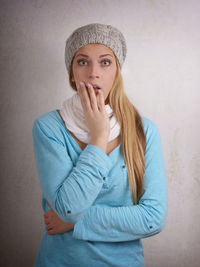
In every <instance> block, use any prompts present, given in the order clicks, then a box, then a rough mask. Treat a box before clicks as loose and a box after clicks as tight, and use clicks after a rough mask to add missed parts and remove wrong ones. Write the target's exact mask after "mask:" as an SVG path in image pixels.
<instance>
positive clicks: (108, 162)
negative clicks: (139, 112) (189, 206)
mask: <svg viewBox="0 0 200 267" xmlns="http://www.w3.org/2000/svg"><path fill="white" fill-rule="evenodd" d="M142 122H143V126H144V130H145V134H146V140H147V145H146V153H145V176H144V186H143V194H142V197H141V199H140V201H139V203H138V205H133V202H132V198H131V193H130V190H129V185H128V177H127V169H126V164H125V160H124V156H123V153H122V148H121V144H120V145H118V146H117V147H116V148H115V149H114V150H113V151H112V152H111V153H110V154H109V155H107V154H106V153H105V152H104V151H103V150H101V149H100V148H99V147H97V146H95V145H91V144H89V145H87V146H86V148H85V149H84V150H81V148H80V147H79V145H78V144H77V143H76V141H75V140H74V138H73V137H72V136H71V134H70V133H69V131H68V130H67V129H66V127H65V125H64V123H63V122H62V120H61V118H60V116H59V114H58V112H57V110H53V111H50V112H47V113H45V114H43V115H41V116H40V117H38V118H37V119H36V120H35V122H34V125H33V130H32V133H33V144H34V151H35V158H36V165H37V168H38V176H39V180H40V184H41V188H42V192H43V196H42V205H43V209H44V212H46V211H47V210H48V209H49V207H48V206H47V204H46V200H47V201H48V202H49V203H50V205H51V208H53V209H54V211H55V212H56V213H57V214H58V215H59V217H60V218H61V219H62V220H64V221H66V222H68V223H73V224H74V229H73V230H72V231H69V232H66V233H63V234H57V235H51V236H49V235H47V234H46V230H44V234H43V238H42V241H41V245H40V248H39V251H38V256H37V259H36V263H35V266H37V267H40V266H41V267H42V266H43V267H45V266H47V267H51V266H58V267H64V266H75V267H80V266H81V267H86V266H91V267H93V266H95V267H97V266H102V267H104V266H105V267H108V266H109V267H111V266H113V267H117V266H119V267H123V266H126V267H127V266H131V267H137V266H138V267H139V266H140V267H142V266H144V256H143V247H142V243H141V238H146V237H149V236H152V235H155V234H157V233H159V232H160V231H161V230H162V228H163V226H164V223H165V217H166V212H167V188H166V177H165V167H164V161H163V155H162V148H161V140H160V135H159V131H158V128H157V126H156V125H155V123H153V122H152V121H151V120H149V119H147V118H145V117H142Z"/></svg>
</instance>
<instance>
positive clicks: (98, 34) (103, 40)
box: [65, 23, 127, 72]
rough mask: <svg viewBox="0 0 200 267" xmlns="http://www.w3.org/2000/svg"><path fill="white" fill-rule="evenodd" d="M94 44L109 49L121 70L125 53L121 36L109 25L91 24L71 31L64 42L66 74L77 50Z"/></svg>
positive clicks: (124, 41) (125, 49)
mask: <svg viewBox="0 0 200 267" xmlns="http://www.w3.org/2000/svg"><path fill="white" fill-rule="evenodd" d="M95 43H98V44H103V45H105V46H107V47H109V48H110V49H111V50H112V51H113V52H114V54H115V56H116V57H117V59H118V61H119V64H120V68H122V65H123V63H124V60H125V58H126V52H127V47H126V40H125V38H124V36H123V34H122V33H121V32H120V31H119V30H118V29H117V28H115V27H113V26H111V25H106V24H100V23H92V24H87V25H85V26H82V27H80V28H78V29H76V30H75V31H73V32H72V34H71V35H70V36H69V38H68V39H67V41H66V46H65V64H66V68H67V70H68V72H69V70H70V65H71V62H72V59H73V56H74V54H75V53H76V52H77V50H78V49H79V48H80V47H82V46H84V45H87V44H95Z"/></svg>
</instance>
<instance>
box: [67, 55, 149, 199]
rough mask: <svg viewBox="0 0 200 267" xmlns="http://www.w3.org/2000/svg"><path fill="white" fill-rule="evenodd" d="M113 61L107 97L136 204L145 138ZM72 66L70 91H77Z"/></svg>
mask: <svg viewBox="0 0 200 267" xmlns="http://www.w3.org/2000/svg"><path fill="white" fill-rule="evenodd" d="M115 59H116V63H117V71H116V76H115V80H114V82H113V85H112V88H111V90H110V92H109V95H108V103H109V104H110V106H111V108H112V109H113V111H114V112H115V115H116V118H117V121H118V123H119V125H120V129H121V131H120V135H121V144H122V150H123V154H124V158H125V162H126V165H127V173H128V181H129V188H130V190H131V192H132V199H133V203H134V204H137V203H138V202H139V199H140V197H141V194H142V189H143V179H144V172H145V148H146V136H145V133H144V128H143V124H142V118H141V116H140V114H139V112H138V110H137V109H136V108H135V107H134V105H133V104H132V103H131V102H130V101H129V99H128V97H127V96H126V94H125V92H124V88H123V79H122V75H121V70H120V66H119V62H118V59H117V58H116V56H115ZM72 64H73V59H72ZM72 64H71V67H70V71H69V83H70V85H71V87H72V89H73V90H75V91H77V89H76V84H75V82H73V81H72V77H73V72H72Z"/></svg>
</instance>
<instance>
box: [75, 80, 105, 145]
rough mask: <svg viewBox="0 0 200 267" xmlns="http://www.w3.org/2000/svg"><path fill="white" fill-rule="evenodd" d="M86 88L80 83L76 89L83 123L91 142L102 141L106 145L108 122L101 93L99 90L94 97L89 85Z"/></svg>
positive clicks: (92, 89)
mask: <svg viewBox="0 0 200 267" xmlns="http://www.w3.org/2000/svg"><path fill="white" fill-rule="evenodd" d="M87 88H88V89H87ZM87 88H86V85H85V84H84V83H83V82H80V87H79V88H78V89H77V91H78V95H79V97H80V100H81V104H82V107H83V112H84V115H85V123H86V125H87V127H88V129H89V133H90V136H91V140H95V141H96V140H99V141H103V142H105V144H106V145H107V142H108V138H109V135H110V122H109V117H108V115H107V113H106V110H105V104H104V97H103V93H102V91H101V90H99V91H97V95H95V91H94V88H93V87H92V85H91V84H87Z"/></svg>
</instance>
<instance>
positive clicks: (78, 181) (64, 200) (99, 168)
mask: <svg viewBox="0 0 200 267" xmlns="http://www.w3.org/2000/svg"><path fill="white" fill-rule="evenodd" d="M32 135H33V144H34V152H35V159H36V165H37V169H38V176H39V181H40V185H41V188H42V191H43V194H44V197H45V199H46V200H47V201H48V202H49V204H50V205H51V207H52V209H53V210H54V211H55V212H56V213H57V214H58V216H59V217H60V218H61V219H62V220H63V221H65V222H68V223H72V224H75V223H76V222H77V221H78V220H80V219H81V218H82V216H83V215H84V213H85V212H86V211H87V209H88V208H89V207H90V206H91V205H92V203H93V202H94V201H95V199H96V197H97V196H98V194H99V192H100V190H101V188H102V186H103V183H104V180H103V177H104V176H106V175H107V173H108V172H109V170H110V168H111V167H112V162H111V160H110V158H109V157H108V156H107V155H106V153H105V152H104V151H103V150H102V149H101V148H100V147H98V146H96V145H93V144H89V145H87V147H86V148H85V149H84V150H83V151H82V152H81V154H80V156H79V158H78V160H77V162H76V165H75V166H73V163H72V161H71V159H70V157H69V155H68V153H67V149H66V147H65V146H64V144H63V143H62V142H61V141H60V140H59V139H58V138H56V137H55V134H54V133H53V129H52V130H51V129H49V128H48V127H47V126H46V125H45V123H44V122H43V121H41V120H39V119H37V120H36V121H35V122H34V125H33V129H32Z"/></svg>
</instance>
